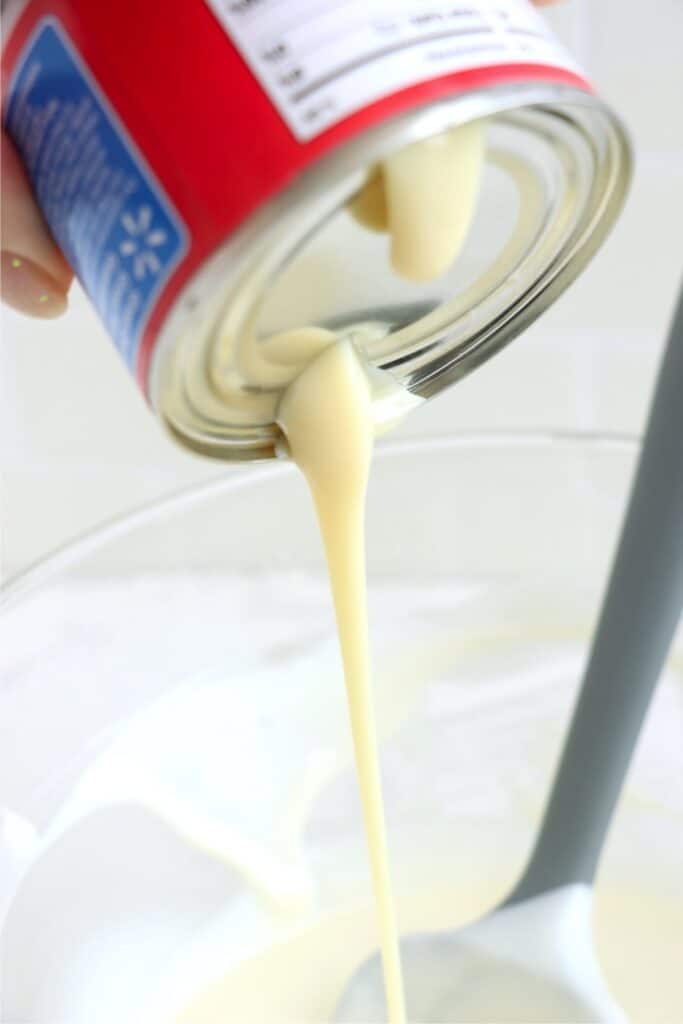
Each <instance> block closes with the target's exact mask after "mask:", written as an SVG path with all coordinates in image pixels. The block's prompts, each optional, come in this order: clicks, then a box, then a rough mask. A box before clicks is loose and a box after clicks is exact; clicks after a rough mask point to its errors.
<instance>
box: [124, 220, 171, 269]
mask: <svg viewBox="0 0 683 1024" xmlns="http://www.w3.org/2000/svg"><path fill="white" fill-rule="evenodd" d="M121 224H122V225H123V227H124V229H125V231H126V234H127V235H128V238H126V240H125V241H123V242H121V245H120V246H119V252H120V253H121V255H122V256H126V257H130V259H131V261H132V264H133V275H134V276H135V278H136V279H137V280H138V281H142V280H143V278H145V277H146V276H147V274H148V273H149V274H151V275H154V274H158V273H159V271H160V270H161V261H160V259H159V256H158V254H157V253H156V252H155V249H158V248H159V246H161V245H163V244H164V242H165V241H166V232H165V231H163V230H162V229H161V228H155V227H152V208H151V207H150V206H141V207H140V208H139V210H138V211H137V214H136V215H135V216H133V214H132V213H124V214H123V216H122V217H121Z"/></svg>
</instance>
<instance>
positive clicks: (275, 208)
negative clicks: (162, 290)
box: [148, 80, 631, 461]
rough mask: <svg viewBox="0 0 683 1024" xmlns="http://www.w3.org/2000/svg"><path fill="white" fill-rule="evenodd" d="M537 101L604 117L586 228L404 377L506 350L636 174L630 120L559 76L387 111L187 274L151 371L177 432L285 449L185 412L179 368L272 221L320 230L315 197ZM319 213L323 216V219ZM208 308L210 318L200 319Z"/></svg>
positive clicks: (422, 387)
mask: <svg viewBox="0 0 683 1024" xmlns="http://www.w3.org/2000/svg"><path fill="white" fill-rule="evenodd" d="M528 110H535V111H538V112H541V113H542V114H543V115H546V116H551V117H555V118H557V117H564V118H565V119H567V120H570V115H569V113H568V111H574V112H576V117H577V118H580V116H581V115H582V114H586V115H590V116H593V117H597V118H599V119H601V120H602V122H603V123H604V129H605V137H604V139H603V140H599V139H598V138H596V137H595V136H591V133H590V131H588V130H586V138H587V140H588V141H589V142H590V144H591V145H592V146H593V147H594V148H595V147H598V146H599V144H600V142H601V141H602V144H603V149H606V153H605V154H603V156H604V160H603V164H602V165H601V167H600V175H599V176H598V175H596V179H597V178H598V177H599V180H596V181H595V183H594V189H593V195H592V196H591V202H590V204H589V205H588V207H587V209H586V210H585V211H584V216H583V223H582V226H581V231H579V232H578V233H577V236H576V237H575V238H573V240H572V243H571V244H570V245H567V246H566V249H565V250H564V251H563V250H560V251H558V252H556V253H554V254H553V255H552V258H551V259H549V260H548V265H547V266H546V267H544V268H543V272H542V273H541V274H540V275H539V276H538V278H537V279H536V280H535V281H532V282H529V287H527V288H526V289H523V290H522V291H521V293H520V294H519V295H518V296H517V297H516V298H515V300H514V301H513V302H511V303H510V304H508V305H507V306H506V307H505V308H503V309H502V310H500V311H499V312H498V313H497V315H496V316H494V317H492V318H491V319H490V320H489V321H487V322H485V324H484V325H483V327H480V328H479V329H478V330H477V331H476V332H475V333H473V334H472V335H471V336H470V337H468V338H467V339H466V344H462V345H459V346H458V347H457V349H454V350H452V351H450V352H446V353H445V355H443V356H442V357H440V358H439V359H437V360H434V361H433V362H432V364H431V368H430V369H429V371H428V372H426V373H423V374H422V375H421V376H419V375H418V376H417V377H415V378H414V379H412V380H410V381H407V382H406V381H404V384H405V386H407V388H408V390H409V391H411V392H412V393H413V394H414V395H416V396H419V398H429V397H431V396H433V395H435V394H437V393H439V392H440V391H441V390H442V389H443V388H444V387H446V386H447V385H449V384H451V383H453V382H455V381H456V380H460V379H462V378H463V377H465V376H467V375H468V374H469V373H470V372H472V370H474V369H475V368H476V367H478V366H479V365H481V364H482V363H483V362H484V361H486V360H487V359H488V358H490V357H491V356H492V355H494V354H495V353H496V352H498V351H500V350H501V349H502V348H503V347H505V346H506V345H507V344H509V342H510V341H512V340H513V339H514V338H515V337H517V335H519V334H520V333H521V332H522V331H523V330H524V329H525V328H526V327H527V326H528V325H529V324H531V323H532V322H533V320H535V319H536V318H537V317H538V316H540V314H541V313H542V312H543V311H544V310H545V309H547V308H548V306H550V305H551V304H552V302H553V301H554V300H555V299H556V298H557V297H558V296H559V295H560V294H561V293H562V292H563V291H564V290H565V288H566V287H567V286H568V285H569V284H570V283H571V282H572V281H573V280H574V279H575V278H576V277H577V275H578V274H579V273H580V272H581V270H582V269H583V268H584V267H585V266H586V265H587V263H588V262H589V261H590V259H591V258H592V256H593V255H594V254H595V252H596V251H597V249H598V248H599V246H600V244H601V243H602V241H603V240H604V239H605V237H606V236H607V234H608V233H609V231H610V229H611V227H612V226H613V224H614V222H615V220H616V218H617V215H618V213H619V211H620V209H621V207H622V205H623V202H624V199H625V197H626V193H627V190H628V185H629V182H630V177H631V146H630V143H629V139H628V135H627V132H626V130H625V128H624V126H623V125H622V123H621V121H620V120H619V118H618V117H617V116H616V115H615V114H614V113H613V112H612V111H611V110H610V108H609V107H607V106H606V105H605V104H604V103H603V102H602V101H601V100H600V99H599V98H598V97H596V96H595V95H594V94H592V93H590V92H588V91H584V90H582V89H580V88H579V87H577V86H572V85H568V84H564V83H557V82H544V81H539V80H534V81H532V82H516V83H512V84H507V85H500V84H497V85H493V86H489V87H484V88H479V89H477V90H476V91H473V92H469V93H464V94H458V95H455V96H451V97H448V98H446V99H442V100H440V101H438V102H436V103H433V102H432V103H431V104H427V105H426V106H423V107H418V108H416V109H414V110H411V111H409V112H407V113H402V114H399V115H396V116H395V117H392V118H390V119H388V120H387V121H385V122H383V123H381V124H379V125H377V126H375V127H374V128H371V129H369V130H368V131H367V132H366V133H364V134H363V135H361V136H358V137H356V138H353V139H350V140H348V141H346V142H345V143H342V144H341V145H340V146H339V147H338V148H337V149H335V150H334V151H332V152H331V153H328V154H327V155H326V156H324V157H323V158H321V160H320V161H319V162H318V163H317V164H316V165H315V166H313V167H311V168H309V169H308V170H306V171H305V172H303V173H302V174H301V175H300V176H299V177H298V178H297V179H296V180H295V181H294V182H292V183H291V184H290V185H289V186H288V187H287V188H286V189H285V190H283V191H282V192H281V193H280V194H278V195H277V196H275V197H274V198H273V199H271V200H270V201H269V202H267V203H266V204H264V206H263V207H262V208H261V209H260V210H258V211H257V212H256V213H255V214H254V215H252V217H250V218H249V219H248V220H247V222H246V223H245V224H244V225H243V226H242V227H241V228H240V229H239V230H238V231H237V232H236V233H235V234H234V235H233V236H232V237H231V238H229V239H228V240H227V241H226V242H225V243H224V244H223V245H222V246H220V247H219V248H218V249H217V250H216V252H215V253H214V254H213V255H212V257H210V259H209V260H208V261H207V262H206V263H205V264H204V265H203V266H202V267H201V268H200V269H199V270H198V271H196V272H195V274H194V275H193V277H192V278H191V279H190V281H189V282H188V283H186V285H185V286H184V288H183V289H182V290H181V292H180V293H179V295H178V296H177V297H176V300H175V301H174V303H173V305H172V307H171V309H170V311H169V314H168V316H167V317H166V319H165V322H164V324H163V325H162V327H161V329H160V331H159V335H158V337H157V343H156V346H155V351H154V355H153V358H152V362H151V364H150V369H149V378H148V393H149V395H150V400H151V403H152V405H153V407H154V408H155V409H156V411H157V413H158V414H159V416H160V418H161V420H162V422H163V423H164V426H165V427H166V429H167V430H169V431H170V433H171V434H172V436H174V437H175V439H176V440H178V441H180V443H182V444H183V445H184V446H186V447H190V448H191V449H193V450H194V451H195V452H198V453H200V454H204V455H209V456H213V457H217V458H223V459H227V460H229V461H242V460H260V459H268V458H272V457H274V456H275V455H276V446H277V437H278V433H279V432H278V430H277V428H276V427H275V425H274V424H270V425H268V426H267V427H264V426H263V425H260V426H255V427H254V428H253V429H245V430H243V431H241V432H240V431H239V430H238V431H235V432H233V434H232V435H231V436H229V437H228V436H226V434H225V432H223V433H221V431H222V430H223V428H222V427H221V426H220V424H218V423H217V422H215V421H214V422H213V423H212V422H211V420H210V417H207V422H206V423H205V424H204V425H202V423H201V416H196V411H194V410H190V408H189V407H186V408H185V410H184V411H185V415H184V416H183V414H182V413H183V407H182V402H183V401H185V402H186V403H188V402H189V399H188V396H187V394H184V383H183V381H182V374H180V376H178V374H179V370H178V368H177V367H175V369H174V370H172V369H171V366H172V364H173V362H174V357H175V353H176V352H177V350H178V348H179V347H180V344H181V339H182V337H183V336H184V335H185V333H186V332H187V331H188V330H195V331H197V330H199V331H200V332H201V331H202V330H204V331H206V330H208V329H209V328H208V325H209V324H211V323H212V322H213V319H214V318H215V316H216V314H217V311H218V309H220V308H221V307H222V306H223V305H224V304H225V302H226V301H227V300H228V298H229V296H230V295H231V293H232V292H233V289H234V286H235V271H236V268H238V267H240V266H243V265H244V262H245V261H247V260H248V259H249V258H250V254H251V253H252V252H253V251H254V249H255V248H257V247H258V246H259V244H262V241H263V238H264V237H265V236H267V234H268V232H269V231H270V230H271V229H272V226H273V224H275V223H277V222H278V220H279V219H281V218H283V217H285V216H289V215H291V214H292V213H293V212H295V213H296V214H297V216H298V217H301V218H302V223H303V224H304V230H308V229H310V230H314V229H315V226H316V225H315V222H314V223H313V225H307V223H306V210H307V209H308V211H310V210H311V209H313V208H314V207H315V206H316V203H317V204H318V207H319V208H320V209H321V210H323V211H329V210H330V209H334V208H336V207H337V206H338V205H341V204H342V203H345V202H346V201H347V200H348V198H349V196H350V195H352V194H353V192H354V191H356V190H357V188H358V187H359V186H360V184H361V183H362V180H363V178H364V175H365V173H366V171H367V168H368V166H369V165H371V164H373V163H376V162H377V161H378V160H380V159H382V157H384V156H386V155H387V154H388V153H389V152H391V151H394V150H396V149H398V148H401V147H402V146H404V145H408V144H410V143H412V142H416V141H420V140H421V139H424V138H426V137H428V136H430V135H434V134H437V133H439V132H441V131H444V130H446V129H447V128H449V127H453V126H455V125H458V124H462V123H465V122H467V121H471V120H476V119H477V118H483V117H494V116H496V115H505V114H512V113H514V112H518V111H528ZM584 127H585V126H584ZM326 195H327V196H328V197H329V201H328V202H327V203H325V202H324V201H323V202H322V206H320V202H321V199H322V198H323V197H325V196H326ZM320 222H321V221H320V218H319V219H318V221H317V223H318V224H319V223H320ZM295 241H296V240H295V239H294V240H293V244H292V250H294V248H295V244H294V242H295ZM200 316H201V318H202V323H203V325H204V326H203V327H202V326H197V325H198V322H199V317H200ZM385 365H386V364H385ZM173 374H175V377H176V379H175V383H174V384H173V385H172V386H171V391H170V392H169V383H168V382H169V380H170V379H171V378H172V376H173ZM169 393H171V394H173V395H174V396H175V408H174V405H173V403H169V400H168V395H169ZM183 395H184V397H183ZM178 407H180V415H179V414H178Z"/></svg>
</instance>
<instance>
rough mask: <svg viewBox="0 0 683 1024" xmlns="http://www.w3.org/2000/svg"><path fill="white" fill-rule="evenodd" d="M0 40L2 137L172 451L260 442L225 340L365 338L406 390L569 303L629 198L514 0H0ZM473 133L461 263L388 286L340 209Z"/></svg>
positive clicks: (238, 452) (423, 392)
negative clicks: (318, 329) (230, 389)
mask: <svg viewBox="0 0 683 1024" xmlns="http://www.w3.org/2000/svg"><path fill="white" fill-rule="evenodd" d="M7 27H8V28H9V31H7ZM5 38H6V42H5V45H4V50H3V64H2V66H3V79H4V84H5V102H4V111H3V118H4V124H5V128H6V130H7V131H8V132H9V134H10V135H11V137H12V138H13V140H14V142H15V144H16V146H17V148H18V150H19V152H20V154H21V156H22V159H23V161H24V163H25V166H26V168H27V170H28V173H29V176H30V179H31V181H32V184H33V187H34V190H35V193H36V196H37V198H38V201H39V203H40V206H41V208H42V210H43V212H44V215H45V217H46V219H47V222H48V224H49V225H50V228H51V230H52V232H53V234H54V236H55V238H56V240H57V242H58V243H59V245H60V246H61V248H62V249H63V251H64V253H65V254H66V256H67V258H68V259H69V261H70V263H71V264H72V266H73V267H74V269H75V271H76V273H77V275H78V277H79V279H80V281H81V283H82V284H83V286H84V288H85V290H86V292H87V293H88V295H89V296H90V298H91V300H92V302H93V303H94V305H95V307H96V308H97V310H98V312H99V314H100V317H101V318H102V320H103V322H104V324H105V326H106V328H107V330H108V332H109V333H110V335H111V337H112V338H113V340H114V343H115V345H116V346H117V348H118V349H119V351H120V353H121V355H122V356H123V358H124V359H125V361H126V363H127V364H128V366H129V368H130V370H131V371H132V372H133V373H134V374H135V376H136V377H137V380H138V383H139V385H140V387H141V388H142V389H143V390H144V392H145V394H146V396H147V399H148V401H149V402H150V404H151V405H152V407H153V409H154V410H155V411H156V412H157V414H158V415H159V417H160V418H161V420H162V421H163V422H164V423H165V424H166V426H167V427H168V428H169V430H170V431H171V433H172V434H173V436H174V437H175V438H176V439H178V440H179V441H180V442H181V443H183V444H185V445H187V446H189V447H191V448H193V449H195V450H197V451H199V452H202V453H204V454H208V455H212V456H216V457H219V458H223V459H228V460H234V459H258V458H267V457H271V456H272V455H273V454H274V453H275V451H276V447H277V440H278V429H277V427H276V425H275V423H274V409H275V406H276V402H277V397H278V396H277V389H274V390H273V394H272V395H264V396H262V397H263V398H264V400H263V401H261V402H259V403H256V404H255V406H254V410H253V411H247V412H246V413H245V411H244V410H243V409H240V410H237V409H236V408H233V406H232V405H231V402H230V401H229V400H228V399H226V396H225V394H223V393H221V391H220V389H217V388H216V386H215V375H214V373H213V369H214V363H215V361H216V359H217V358H218V356H217V354H216V353H217V350H218V348H219V345H218V339H219V337H220V336H221V335H223V334H224V332H225V330H226V326H225V325H226V324H229V325H230V326H229V330H230V331H231V332H232V333H231V337H234V338H235V339H236V343H238V342H239V339H240V338H242V337H243V336H244V335H245V332H246V331H247V330H249V331H250V332H252V334H254V335H255V336H261V335H264V334H268V332H272V331H275V330H282V329H286V328H289V327H294V326H297V325H304V324H316V325H322V326H330V327H333V328H334V329H336V330H340V331H349V330H354V329H356V328H357V327H358V326H359V325H365V327H366V328H367V329H366V330H365V331H364V333H363V332H361V336H362V345H363V347H364V348H365V354H366V356H367V358H368V360H369V361H370V363H371V364H373V365H375V366H377V367H379V368H381V369H384V370H387V371H388V372H389V373H390V374H391V375H392V377H393V379H394V380H395V381H396V382H397V383H398V384H399V385H400V386H401V388H402V389H403V390H404V392H405V393H406V394H407V395H410V396H414V397H415V398H417V399H419V398H427V397H429V396H431V395H433V394H435V393H437V392H438V391H440V390H441V389H442V388H443V387H445V386H446V385H447V384H449V383H451V382H453V381H455V380H458V379H460V378H462V377H463V376H465V375H466V374H468V373H469V372H470V371H471V370H472V369H474V368H475V367H476V366H478V365H479V364H480V363H481V362H483V361H484V360H485V359H487V358H488V357H489V356H490V355H491V354H493V353H494V352H496V351H498V350H499V349H500V348H501V347H503V346H504V345H505V344H507V343H508V342H509V341H510V340H511V339H512V338H514V337H515V336H516V335H517V334H519V333H520V331H522V330H523V329H524V328H525V327H526V326H527V325H528V324H529V323H530V322H531V321H533V320H534V319H535V318H536V317H537V316H538V315H539V313H540V312H542V310H543V309H545V308H546V307H547V306H548V305H549V304H550V303H551V302H552V301H553V299H554V298H555V297H556V296H558V295H559V294H560V293H561V292H562V291H563V290H564V289H565V288H566V286H567V285H568V284H569V283H570V282H571V281H572V280H573V279H574V278H575V277H576V275H577V274H578V273H579V271H580V270H581V269H582V268H583V267H584V266H585V264H586V263H587V262H588V260H589V259H590V257H591V256H592V254H593V253H594V252H595V251H596V249H597V248H598V246H599V244H600V243H601V241H602V240H603V239H604V237H605V236H606V234H607V232H608V230H609V228H610V227H611V225H612V223H613V222H614V220H615V218H616V216H617V214H618V212H619V209H620V207H621V205H622V203H623V200H624V196H625V192H626V188H627V184H628V179H629V174H630V155H629V145H628V141H627V139H626V136H625V133H624V130H623V128H622V127H621V125H620V123H619V121H618V119H617V118H616V117H615V115H614V114H613V113H612V112H611V111H610V110H609V109H608V108H607V107H606V106H605V105H604V104H603V103H602V102H601V101H600V100H599V99H598V98H597V97H596V95H595V93H594V91H593V89H592V87H591V85H590V83H589V82H588V81H587V79H586V78H585V76H584V74H583V73H582V71H581V70H580V69H579V68H578V67H577V65H576V64H575V63H574V61H573V60H572V58H571V57H570V56H569V55H568V54H567V53H566V52H565V51H564V49H563V48H562V47H561V46H560V45H559V44H558V43H557V42H556V41H555V40H554V38H553V37H552V35H551V34H550V31H549V29H548V28H547V26H546V24H545V22H544V21H543V20H542V18H541V16H540V15H539V14H538V13H537V12H536V11H535V10H534V9H533V8H532V6H531V5H530V4H529V3H527V0H467V2H466V3H464V2H463V3H458V2H453V0H433V2H425V0H402V2H400V3H396V2H395V0H346V2H344V3H329V2H327V0H288V2H287V3H286V4H285V3H282V2H280V0H166V2H165V3H164V4H162V5H160V4H154V3H140V2H139V0H117V2H116V3H112V4H108V3H94V2H92V0H15V2H14V3H13V4H11V5H10V7H9V10H8V12H7V15H6V32H5ZM475 119H477V120H482V123H485V125H486V159H485V167H484V173H483V179H482V187H481V194H480V199H479V203H478V207H477V214H476V217H475V221H474V225H473V228H472V230H471V231H470V233H469V236H468V241H467V243H466V245H465V249H464V250H463V253H462V255H461V258H460V259H458V261H457V262H456V264H455V265H454V267H453V268H452V270H451V271H450V272H449V273H448V274H445V275H443V276H442V277H441V278H439V280H438V281H436V282H429V283H427V284H421V285H415V284H410V285H407V284H406V283H405V282H400V281H398V280H397V278H396V275H394V274H392V272H391V270H390V268H389V265H388V260H387V256H386V240H385V239H383V238H382V237H380V236H377V235H376V234H373V233H371V232H369V231H366V230H364V229H363V228H362V227H360V226H359V225H358V224H356V223H354V222H353V220H352V218H350V217H349V215H348V212H347V207H348V203H349V201H350V200H351V199H352V197H353V196H354V195H357V194H358V192H359V190H360V189H361V188H362V187H363V186H364V183H365V182H366V181H367V180H368V176H369V175H370V174H371V173H372V171H373V168H375V167H376V166H377V163H378V162H379V161H381V160H382V159H384V158H385V157H387V155H389V154H391V153H393V152H395V151H397V150H400V149H401V148H402V147H404V146H406V145H408V144H411V143H413V142H415V141H418V140H422V139H425V138H427V137H430V136H433V135H435V134H438V133H442V132H444V131H447V130H449V129H451V128H453V127H454V126H459V125H462V124H464V123H466V122H469V121H472V120H475ZM368 266H371V267H372V268H373V272H372V273H368V270H367V268H368ZM368 325H369V326H368Z"/></svg>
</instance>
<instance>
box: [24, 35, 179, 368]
mask: <svg viewBox="0 0 683 1024" xmlns="http://www.w3.org/2000/svg"><path fill="white" fill-rule="evenodd" d="M6 109H7V113H6V128H7V129H8V131H9V133H10V135H11V136H12V138H13V139H14V142H15V144H16V146H17V148H18V149H19V152H20V153H21V156H22V158H23V160H24V163H25V165H26V167H27V169H28V173H29V175H30V178H31V181H32V183H33V187H34V190H35V192H36V195H37V197H38V200H39V202H40V205H41V207H42V209H43V212H44V214H45V217H46V218H47V221H48V223H49V225H50V227H51V229H52V232H53V234H54V236H55V238H56V239H57V241H58V242H59V244H60V246H61V247H62V249H63V250H64V252H65V254H66V256H67V258H68V260H69V262H70V263H71V265H72V266H73V268H74V270H75V271H76V273H77V274H78V277H79V278H80V280H81V282H82V283H83V286H84V287H85V289H86V291H87V292H88V295H89V296H90V298H91V299H92V301H93V303H94V305H95V307H96V309H97V310H98V312H99V314H100V316H101V318H102V320H103V321H104V324H105V326H106V328H107V330H108V331H109V333H110V334H111V336H112V337H113V339H114V341H115V342H116V345H117V347H118V349H119V350H120V352H121V354H122V355H123V357H124V359H125V360H126V362H127V363H128V365H129V367H130V368H131V369H134V367H135V361H136V356H137V352H138V347H139V344H140V339H141V335H142V331H143V329H144V325H145V321H146V318H147V315H148V313H149V311H150V308H151V306H152V304H153V302H154V299H155V297H156V296H157V295H158V294H159V292H160V290H161V289H162V287H163V286H164V284H165V283H166V281H167V280H168V278H169V276H170V275H171V273H172V271H173V269H174V268H175V267H176V266H177V264H178V262H179V260H180V259H181V257H182V255H183V253H184V251H185V248H186V232H185V228H184V225H183V223H182V221H181V220H180V218H179V217H178V215H177V213H176V212H175V210H174V209H173V207H172V206H171V204H170V202H169V201H168V199H167V197H166V196H165V195H164V193H163V191H162V189H161V188H160V186H159V184H158V182H157V181H156V180H155V179H154V176H153V175H152V173H151V171H150V170H149V168H148V167H147V166H146V164H145V162H144V160H143V158H142V157H141V156H140V154H139V153H138V152H137V150H136V148H135V145H134V144H133V143H132V141H131V140H130V139H129V138H128V136H127V134H126V132H125V130H124V129H123V127H122V126H121V124H120V123H119V121H118V118H117V117H116V114H115V113H114V112H113V110H112V109H111V108H110V107H109V104H108V103H107V100H106V99H105V97H104V96H103V94H102V92H101V91H100V89H99V87H98V86H97V84H96V83H95V81H94V79H93V78H92V76H91V74H90V72H89V71H88V69H87V68H86V66H85V65H84V64H83V62H82V60H81V58H80V56H79V55H78V53H77V52H76V50H75V49H74V47H73V46H72V44H71V42H70V40H69V39H68V37H67V36H66V34H65V32H64V30H63V28H62V27H61V26H60V25H59V24H58V23H57V22H56V21H55V20H54V19H49V20H45V21H43V22H41V23H40V25H39V27H38V29H37V31H36V32H35V33H34V35H33V36H32V37H31V39H30V41H29V42H28V44H27V46H26V48H25V50H24V52H23V53H22V55H21V57H20V60H19V63H18V65H17V70H16V72H15V74H14V77H13V80H12V83H11V85H10V89H9V93H8V103H7V108H6Z"/></svg>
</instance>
